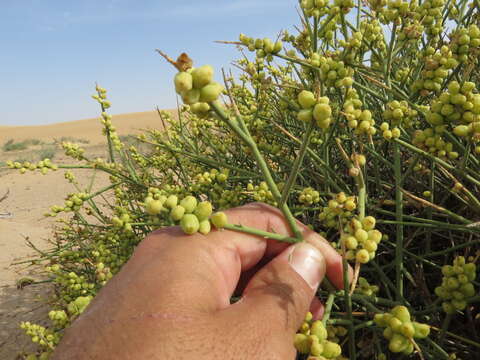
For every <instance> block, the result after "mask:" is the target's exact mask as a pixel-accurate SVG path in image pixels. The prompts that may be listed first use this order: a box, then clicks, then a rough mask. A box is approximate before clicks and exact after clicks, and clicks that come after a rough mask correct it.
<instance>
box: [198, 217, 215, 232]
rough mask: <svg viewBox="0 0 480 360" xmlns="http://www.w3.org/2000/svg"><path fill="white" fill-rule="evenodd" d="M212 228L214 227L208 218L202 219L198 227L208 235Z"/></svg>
mask: <svg viewBox="0 0 480 360" xmlns="http://www.w3.org/2000/svg"><path fill="white" fill-rule="evenodd" d="M211 229H212V227H211V225H210V221H209V220H208V219H207V220H202V221H200V226H199V228H198V231H199V232H200V233H201V234H203V235H207V234H208V233H209V232H210V230H211Z"/></svg>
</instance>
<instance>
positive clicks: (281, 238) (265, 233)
mask: <svg viewBox="0 0 480 360" xmlns="http://www.w3.org/2000/svg"><path fill="white" fill-rule="evenodd" d="M224 228H225V229H227V230H233V231H239V232H244V233H247V234H251V235H257V236H261V237H263V238H265V239H272V240H277V241H281V242H286V243H290V244H294V243H297V242H299V241H301V240H300V239H297V238H293V237H290V236H287V235H281V234H274V233H271V232H268V231H263V230H259V229H256V228H251V227H249V226H245V225H234V224H227V225H225V226H224Z"/></svg>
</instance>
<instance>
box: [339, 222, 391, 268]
mask: <svg viewBox="0 0 480 360" xmlns="http://www.w3.org/2000/svg"><path fill="white" fill-rule="evenodd" d="M375 223H376V220H375V218H374V217H373V216H366V217H365V218H363V219H362V220H361V221H360V220H359V219H358V218H353V219H351V220H350V221H349V222H348V223H347V225H346V226H345V228H344V231H343V234H342V235H341V237H340V241H341V243H342V244H343V245H344V246H345V249H346V253H345V257H346V259H347V260H350V261H353V260H354V261H356V262H358V263H360V264H366V263H368V262H369V261H370V260H372V259H373V258H374V257H375V252H376V251H377V247H378V244H379V243H380V241H381V240H382V233H381V232H380V231H378V230H376V229H375Z"/></svg>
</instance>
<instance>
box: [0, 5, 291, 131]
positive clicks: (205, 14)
mask: <svg viewBox="0 0 480 360" xmlns="http://www.w3.org/2000/svg"><path fill="white" fill-rule="evenodd" d="M296 5H297V1H296V0H231V1H227V0H216V1H214V0H200V1H194V0H182V1H167V0H156V1H154V0H136V1H135V0H104V1H98V0H77V1H73V0H70V1H68V0H0V44H1V48H0V125H33V124H48V123H55V122H61V121H70V120H78V119H83V118H89V117H95V116H97V115H98V106H97V104H96V103H95V102H94V101H93V100H92V99H91V98H90V95H91V94H93V90H94V84H95V82H96V81H98V83H99V84H100V85H101V86H103V87H105V88H107V90H109V97H110V99H111V101H112V104H113V105H112V108H111V113H113V114H117V113H126V112H137V111H146V110H152V109H154V108H155V106H157V105H158V106H159V107H161V108H169V107H174V106H175V104H176V98H175V94H174V90H173V85H172V78H173V75H174V69H173V67H171V65H169V64H167V63H166V62H165V61H163V59H162V58H161V57H160V56H159V55H158V54H156V53H155V52H154V49H155V48H160V49H162V50H163V51H165V52H166V53H168V54H170V55H171V56H172V57H176V56H177V55H178V54H180V53H181V52H183V51H186V52H188V54H189V55H190V56H191V57H192V58H193V59H194V61H195V64H196V65H202V64H206V63H208V64H212V65H213V66H215V68H216V69H220V68H221V67H222V66H223V67H229V66H230V65H229V64H230V62H231V61H232V60H234V59H236V58H238V56H239V53H238V51H237V50H236V49H235V47H234V46H228V45H221V44H216V43H214V40H236V39H237V38H238V34H239V33H240V32H244V33H246V34H247V35H250V36H257V37H264V36H269V37H274V36H275V35H276V34H278V31H279V30H281V29H285V28H288V29H292V25H293V24H296V23H298V15H297V12H296Z"/></svg>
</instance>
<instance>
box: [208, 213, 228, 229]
mask: <svg viewBox="0 0 480 360" xmlns="http://www.w3.org/2000/svg"><path fill="white" fill-rule="evenodd" d="M210 221H211V222H212V224H213V226H215V227H216V228H217V229H221V228H223V227H225V225H227V224H228V218H227V214H225V213H224V212H222V211H219V212H216V213H215V214H213V215H212V217H211V218H210Z"/></svg>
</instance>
